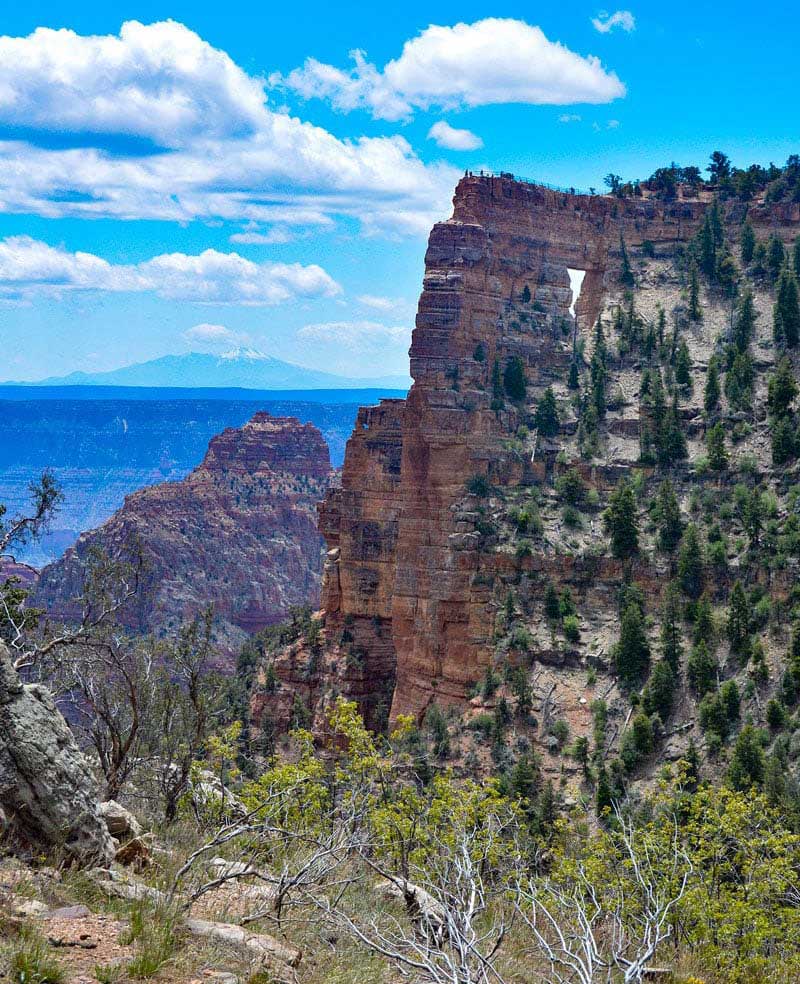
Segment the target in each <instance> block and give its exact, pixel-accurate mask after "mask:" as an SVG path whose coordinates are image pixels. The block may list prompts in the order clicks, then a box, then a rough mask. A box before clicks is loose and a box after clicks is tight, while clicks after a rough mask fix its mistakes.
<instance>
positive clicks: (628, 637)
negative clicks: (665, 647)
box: [614, 602, 650, 686]
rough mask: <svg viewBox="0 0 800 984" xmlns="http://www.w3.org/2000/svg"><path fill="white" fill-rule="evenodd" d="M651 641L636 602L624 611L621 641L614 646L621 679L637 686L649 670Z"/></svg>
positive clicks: (615, 662) (617, 668) (629, 684)
mask: <svg viewBox="0 0 800 984" xmlns="http://www.w3.org/2000/svg"><path fill="white" fill-rule="evenodd" d="M649 663H650V643H649V642H648V641H647V631H646V628H645V621H644V615H643V614H642V609H641V608H640V607H639V605H638V604H637V603H636V602H631V604H629V605H628V607H627V608H626V609H625V611H624V612H623V613H622V622H621V624H620V635H619V642H618V643H617V645H616V646H615V647H614V665H615V667H616V670H617V674H618V675H619V678H620V680H622V682H623V683H624V684H625V685H627V686H635V685H636V684H637V683H639V681H640V680H641V679H642V677H643V676H644V674H645V673H646V672H647V667H648V665H649Z"/></svg>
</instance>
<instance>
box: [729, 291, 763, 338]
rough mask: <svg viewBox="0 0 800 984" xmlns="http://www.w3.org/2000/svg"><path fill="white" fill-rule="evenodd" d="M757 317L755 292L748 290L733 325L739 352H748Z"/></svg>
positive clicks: (740, 303)
mask: <svg viewBox="0 0 800 984" xmlns="http://www.w3.org/2000/svg"><path fill="white" fill-rule="evenodd" d="M756 317H757V315H756V308H755V304H754V303H753V294H752V292H751V291H749V290H746V291H745V292H744V294H743V295H742V299H741V301H740V302H739V306H738V309H737V311H736V318H735V320H734V325H733V344H734V345H735V346H736V348H737V350H738V351H739V352H746V351H747V349H748V348H749V347H750V342H751V341H752V338H753V332H754V330H755V326H756Z"/></svg>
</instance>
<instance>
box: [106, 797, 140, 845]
mask: <svg viewBox="0 0 800 984" xmlns="http://www.w3.org/2000/svg"><path fill="white" fill-rule="evenodd" d="M100 813H101V814H102V816H103V819H104V820H105V822H106V826H107V827H108V832H109V833H110V834H111V836H112V837H116V839H117V840H118V841H122V842H124V841H126V840H130V839H131V838H132V837H140V836H141V835H142V825H141V824H140V823H139V821H138V820H137V819H136V817H135V816H134V815H133V814H132V813H131V811H130V810H126V809H125V807H124V806H121V805H120V804H119V803H117V801H116V800H106V801H105V803H101V804H100Z"/></svg>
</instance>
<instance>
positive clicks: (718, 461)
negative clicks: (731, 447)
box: [706, 423, 728, 471]
mask: <svg viewBox="0 0 800 984" xmlns="http://www.w3.org/2000/svg"><path fill="white" fill-rule="evenodd" d="M706 451H707V452H708V463H709V465H710V466H711V468H712V469H713V470H714V471H725V469H726V468H727V467H728V452H727V451H726V450H725V428H724V427H723V426H722V424H721V423H720V424H715V425H714V426H713V427H710V428H709V429H708V433H707V434H706Z"/></svg>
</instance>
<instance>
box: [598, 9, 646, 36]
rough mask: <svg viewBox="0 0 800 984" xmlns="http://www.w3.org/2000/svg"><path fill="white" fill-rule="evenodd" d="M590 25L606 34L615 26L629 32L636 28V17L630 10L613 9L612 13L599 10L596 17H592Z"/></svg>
mask: <svg viewBox="0 0 800 984" xmlns="http://www.w3.org/2000/svg"><path fill="white" fill-rule="evenodd" d="M592 26H593V27H594V29H595V30H596V31H599V32H600V33H601V34H608V32H609V31H613V30H614V28H615V27H619V28H620V29H621V30H623V31H627V32H628V33H630V32H631V31H633V30H635V28H636V18H635V17H634V16H633V14H632V13H631V12H630V10H615V11H614V13H613V14H609V13H608V11H606V10H601V11H600V13H599V14H598V15H597V17H593V18H592Z"/></svg>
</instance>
